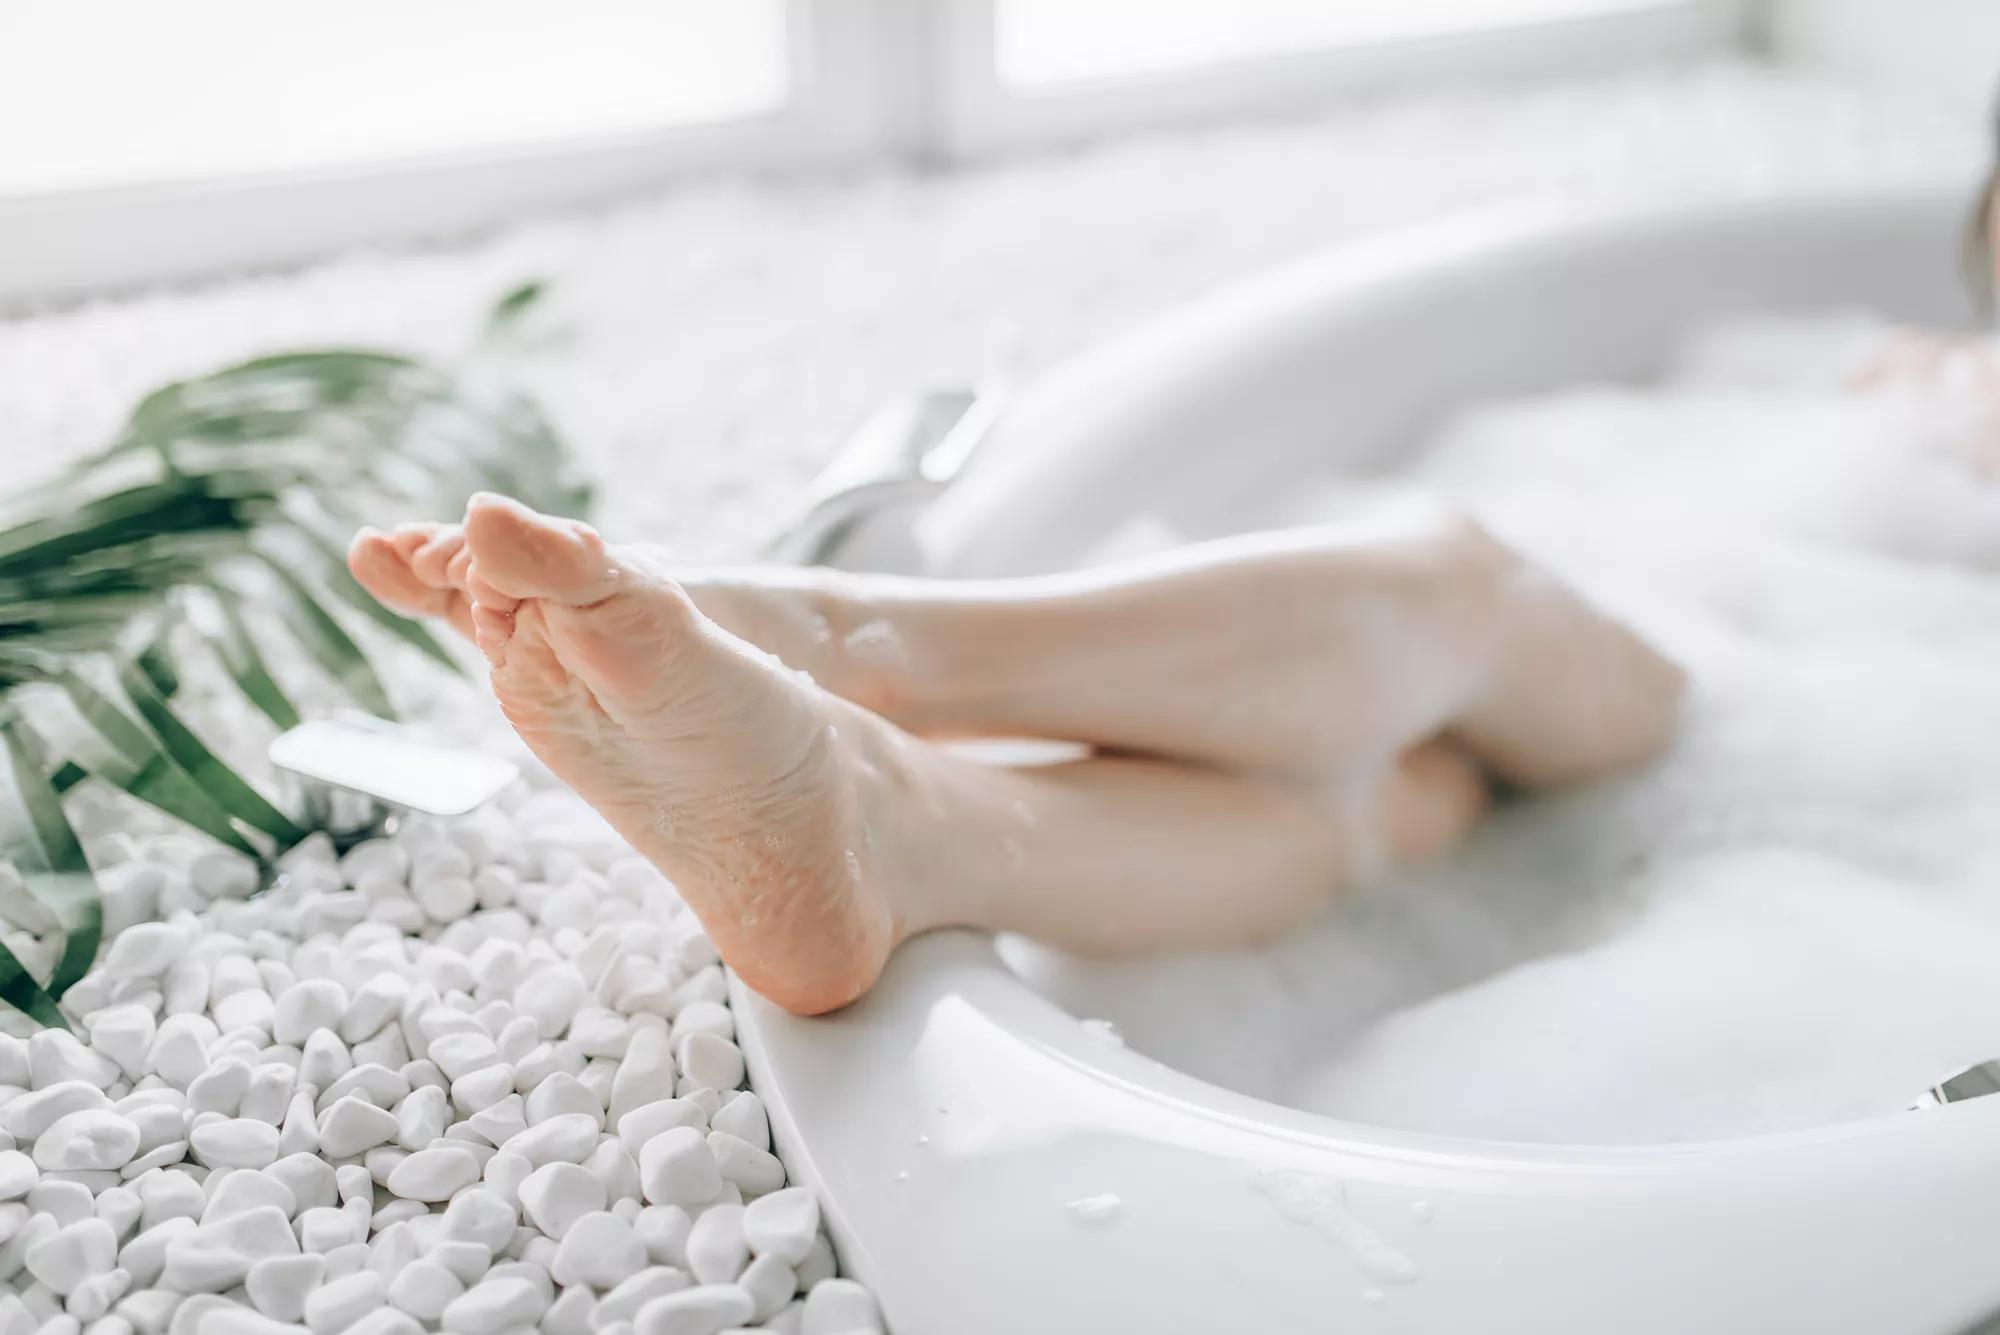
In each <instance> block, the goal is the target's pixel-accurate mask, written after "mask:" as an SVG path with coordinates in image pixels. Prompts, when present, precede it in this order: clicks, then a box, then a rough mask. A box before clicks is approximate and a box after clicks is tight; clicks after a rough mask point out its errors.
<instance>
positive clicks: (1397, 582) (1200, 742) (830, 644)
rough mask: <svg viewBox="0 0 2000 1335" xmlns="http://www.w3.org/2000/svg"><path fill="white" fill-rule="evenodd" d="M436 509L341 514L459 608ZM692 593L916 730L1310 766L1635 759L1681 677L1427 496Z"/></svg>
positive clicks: (447, 541)
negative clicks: (1411, 505)
mask: <svg viewBox="0 0 2000 1335" xmlns="http://www.w3.org/2000/svg"><path fill="white" fill-rule="evenodd" d="M464 559H465V557H464V549H463V537H462V534H461V533H460V531H459V530H458V529H457V528H456V527H455V526H453V527H443V526H436V525H421V526H406V527H405V528H403V529H399V530H398V531H397V533H396V534H394V535H387V534H364V535H363V537H362V538H361V539H359V540H358V541H357V544H356V550H355V569H356V573H357V574H358V575H359V576H360V577H361V578H362V580H363V581H364V582H365V583H367V584H368V586H369V587H370V588H372V589H374V590H375V591H376V592H377V594H378V596H380V597H382V598H383V599H384V600H385V601H388V602H390V603H391V604H393V605H396V606H399V607H402V608H403V609H404V610H407V611H410V612H413V613H435V614H443V615H451V616H454V618H455V619H457V620H460V622H461V624H463V606H464V597H463V593H462V590H461V591H454V590H453V588H452V587H451V586H452V584H453V576H454V574H455V573H456V574H457V575H458V576H459V578H458V580H457V582H458V583H459V584H461V585H462V583H463V580H462V573H463V563H464ZM675 574H676V577H677V578H678V580H679V582H680V583H681V585H682V587H683V588H685V589H686V590H687V592H688V594H689V595H690V596H691V597H692V598H693V600H694V601H695V603H696V605H697V606H699V607H700V608H701V610H702V611H703V613H704V614H706V615H708V616H709V617H711V618H712V619H714V620H715V621H717V622H718V623H719V624H721V625H722V626H724V627H726V628H727V629H729V630H730V631H732V632H733V633H735V634H737V635H739V636H741V637H743V638H745V639H747V640H749V641H751V642H752V643H755V644H757V645H759V646H761V647H763V648H765V649H767V650H769V651H771V652H773V653H775V654H777V655H778V656H779V657H780V658H781V659H782V660H783V661H785V662H786V663H788V664H790V665H791V666H794V667H798V668H800V669H802V670H804V671H806V672H808V673H810V674H811V675H812V676H813V677H814V679H815V680H816V681H818V682H819V683H820V684H821V685H823V686H825V687H826V688H827V689H829V690H831V691H833V692H834V693H835V694H838V695H841V696H843V697H844V698H847V699H849V700H852V701H854V702H856V703H859V704H861V705H863V706H865V707H867V708H869V709H871V710H874V711H875V712H877V713H880V714H882V715H883V716H885V717H887V718H889V719H891V720H892V721H894V722H896V723H898V724H900V725H901V726H903V727H904V728H906V729H908V730H909V731H912V732H915V733H917V734H919V735H923V736H931V737H950V736H1026V737H1046V738H1059V739H1063V740H1070V741H1079V742H1085V743H1089V744H1091V745H1094V746H1097V747H1101V748H1106V749H1110V750H1115V751H1124V752H1136V753H1142V754H1149V755H1157V756H1169V757H1174V758H1177V759H1184V760H1194V761H1200V762H1202V763H1205V764H1210V765H1217V766H1223V767H1228V768H1233V769H1242V770H1247V771H1254V772H1258V773H1268V774H1280V775H1289V776H1303V777H1308V778H1313V779H1320V778H1325V777H1328V776H1333V775H1339V774H1342V773H1353V772H1367V771H1370V770H1372V769H1373V768H1376V767H1379V766H1381V765H1382V764H1384V763H1387V762H1388V761H1390V760H1391V759H1392V758H1393V757H1394V756H1395V755H1397V754H1398V753H1399V752H1401V751H1403V750H1405V749H1407V748H1408V747H1410V746H1412V745H1414V744H1415V743H1417V742H1419V741H1421V740H1423V739H1425V738H1428V737H1432V736H1444V737H1447V738H1449V739H1450V740H1451V741H1452V742H1453V743H1455V744H1457V745H1459V746H1461V747H1462V748H1464V749H1465V750H1466V751H1467V752H1468V753H1470V754H1471V755H1472V756H1474V757H1475V758H1476V759H1478V760H1479V761H1480V762H1481V763H1482V764H1483V765H1485V766H1486V767H1487V768H1489V769H1491V770H1492V771H1494V772H1495V773H1497V774H1499V775H1500V776H1502V777H1503V778H1506V779H1508V780H1510V781H1512V782H1516V783H1521V784H1527V785H1536V786H1540V785H1547V784H1555V783H1564V782H1570V781H1575V780H1578V779H1583V778H1589V777H1592V776H1596V775H1600V774H1603V773H1607V772H1610V771H1614V770H1617V769H1620V768H1623V767H1626V766H1629V765H1631V764H1634V763H1637V762H1639V761H1642V760H1644V759H1646V758H1648V757H1649V756H1651V755H1652V754H1653V753H1654V752H1656V751H1657V750H1658V749H1659V748H1660V747H1661V746H1662V745H1664V743H1665V740H1666V738H1667V736H1668V735H1669V734H1670V732H1671V730H1672V728H1673V725H1674V721H1675V716H1676V712H1677V705H1678V698H1679V690H1680V674H1679V672H1678V670H1677V669H1676V668H1674V666H1673V665H1672V664H1671V663H1668V662H1667V661H1666V660H1665V659H1663V658H1661V657H1660V656H1659V655H1658V654H1657V653H1655V652H1654V651H1653V650H1651V649H1650V648H1649V647H1647V646H1646V645H1645V644H1644V643H1643V642H1641V641H1640V640H1638V639H1637V638H1636V637H1634V636H1633V635H1632V634H1631V633H1630V632H1628V631H1626V630H1625V629H1624V628H1623V627H1621V626H1619V625H1617V624H1616V623H1614V622H1612V621H1609V620H1607V619H1606V618H1604V617H1602V616H1601V615H1599V614H1597V613H1595V612H1594V611H1592V610H1591V609H1590V608H1588V607H1587V606H1585V605H1584V604H1583V603H1581V602H1580V601H1578V600H1577V599H1576V598H1575V597H1574V596H1573V595H1572V594H1570V593H1569V592H1568V591H1567V590H1566V589H1564V588H1562V587H1561V586H1560V585H1558V584H1556V583H1555V582H1554V581H1552V580H1550V579H1548V578H1547V577H1546V576H1545V575H1543V574H1542V573H1541V572H1540V571H1538V570H1536V569H1535V568H1534V567H1533V566H1531V565H1528V564H1527V563H1525V562H1524V561H1522V560H1521V559H1519V558H1518V557H1516V556H1515V555H1514V554H1513V553H1512V552H1510V551H1509V550H1508V549H1506V548H1505V547H1503V546H1501V545H1500V544H1499V543H1497V542H1495V541H1493V540H1492V539H1491V538H1489V537H1488V536H1487V535H1485V534H1484V533H1483V532H1482V531H1481V530H1479V529H1477V528H1476V527H1474V526H1472V525H1470V524H1467V523H1465V522H1464V521H1461V520H1458V519H1456V518H1454V517H1452V516H1449V515H1442V514H1439V513H1437V512H1435V511H1423V512H1404V513H1401V514H1397V515H1392V516H1388V517H1386V518H1385V520H1384V522H1382V523H1381V524H1379V525H1377V526H1375V527H1372V528H1368V529H1352V528H1349V529H1340V530H1334V529H1301V530H1294V531H1290V532H1283V533H1270V534H1258V535H1253V536H1251V537H1247V538H1242V539H1235V540H1229V541H1224V542H1217V543H1207V544H1203V545H1201V546H1198V547H1192V548H1187V549H1183V550H1181V551H1179V552H1175V553H1170V554H1168V555H1166V556H1164V557H1161V558H1158V559H1155V560H1152V561H1147V562H1141V563H1136V564H1127V565H1122V566H1117V567H1112V568H1108V569H1104V570H1097V571H1090V572H1084V573H1081V574H1073V575H1063V576H1054V577H1048V578H1039V579H1025V580H1006V581H996V582H972V583H968V582H940V581H934V580H910V579H897V578H892V577H882V576H855V575H845V574H839V573H836V572H828V571H797V570H784V569H773V570H740V571H706V572H703V571H694V572H690V571H684V570H683V571H676V572H675Z"/></svg>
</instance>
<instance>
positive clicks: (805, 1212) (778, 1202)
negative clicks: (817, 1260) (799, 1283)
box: [743, 1187, 819, 1266]
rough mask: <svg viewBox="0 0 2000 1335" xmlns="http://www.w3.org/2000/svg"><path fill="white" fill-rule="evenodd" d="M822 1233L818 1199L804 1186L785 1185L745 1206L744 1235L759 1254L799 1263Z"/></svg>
mask: <svg viewBox="0 0 2000 1335" xmlns="http://www.w3.org/2000/svg"><path fill="white" fill-rule="evenodd" d="M818 1235H819V1201H818V1200H817V1199H815V1198H814V1196H813V1194H812V1193H811V1192H810V1191H807V1190H806V1189H805V1188H804V1187H786V1188H784V1189H783V1190H780V1191H774V1192H772V1193H770V1194H769V1195H768V1196H763V1197H760V1198H758V1199H757V1200H754V1201H752V1202H750V1204H749V1205H747V1206H745V1207H744V1208H743V1236H744V1238H745V1239H746V1240H747V1241H748V1242H749V1244H750V1250H751V1251H753V1252H755V1253H756V1254H757V1255H759V1256H775V1257H777V1258H778V1259H779V1260H781V1261H783V1262H785V1264H787V1265H791V1266H796V1265H798V1264H799V1263H800V1262H802V1261H804V1260H805V1259H806V1255H807V1253H809V1252H810V1251H811V1250H812V1245H813V1239H814V1238H815V1237H817V1236H818Z"/></svg>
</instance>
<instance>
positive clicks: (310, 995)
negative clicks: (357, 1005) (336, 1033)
mask: <svg viewBox="0 0 2000 1335" xmlns="http://www.w3.org/2000/svg"><path fill="white" fill-rule="evenodd" d="M346 1011H347V989H346V988H344V987H342V986H341V985H340V984H339V983H337V982H335V981H334V980H333V979H331V978H309V979H306V980H305V981H303V982H298V983H293V984H292V985H291V986H290V987H288V988H286V989H285V990H284V992H283V993H282V994H281V995H280V996H279V997H278V1000H277V1004H276V1005H275V1007H274V1008H273V1010H272V1018H271V1037H272V1038H273V1039H274V1040H276V1041H277V1042H279V1043H304V1042H305V1041H306V1039H308V1038H309V1037H311V1036H312V1034H313V1032H314V1031H315V1030H319V1029H327V1030H332V1029H336V1028H338V1026H339V1025H340V1022H341V1017H342V1016H343V1015H344V1014H346Z"/></svg>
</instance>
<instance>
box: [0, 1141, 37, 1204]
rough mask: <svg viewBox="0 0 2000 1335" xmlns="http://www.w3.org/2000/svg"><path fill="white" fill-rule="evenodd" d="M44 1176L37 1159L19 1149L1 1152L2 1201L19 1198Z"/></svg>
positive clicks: (0, 1193)
mask: <svg viewBox="0 0 2000 1335" xmlns="http://www.w3.org/2000/svg"><path fill="white" fill-rule="evenodd" d="M41 1176H42V1172H41V1169H39V1168H37V1167H35V1161H34V1160H33V1159H30V1158H29V1157H28V1156H27V1155H25V1154H23V1153H21V1152H20V1151H19V1150H6V1151H4V1152H0V1201H11V1200H18V1199H19V1198H21V1197H22V1196H25V1195H27V1194H28V1191H29V1189H30V1188H31V1187H33V1186H34V1185H35V1183H36V1182H37V1181H38V1180H40V1178H41Z"/></svg>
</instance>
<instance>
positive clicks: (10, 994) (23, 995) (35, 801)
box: [0, 721, 104, 1028]
mask: <svg viewBox="0 0 2000 1335" xmlns="http://www.w3.org/2000/svg"><path fill="white" fill-rule="evenodd" d="M0 854H4V855H5V856H6V858H7V860H8V861H9V862H12V863H13V864H14V869H15V871H17V872H19V873H20V876H21V880H22V881H23V882H24V883H25V884H26V885H27V887H28V893H29V894H31V895H33V896H34V897H35V899H36V901H37V902H39V903H40V904H41V905H42V906H43V907H44V908H46V909H48V910H49V912H50V914H51V915H52V916H53V917H54V918H55V920H56V922H57V923H58V924H59V925H60V926H61V928H62V930H63V952H62V957H61V958H60V959H58V960H57V961H56V967H55V971H54V973H52V974H51V975H50V976H49V981H48V984H47V986H43V985H42V984H39V983H37V982H35V980H34V978H33V977H32V976H31V975H30V974H29V973H28V971H27V969H26V968H25V967H24V966H23V965H22V964H21V961H20V960H19V959H17V958H15V956H14V953H13V952H12V951H10V950H4V949H0V1000H4V1001H6V1002H7V1003H8V1004H9V1005H11V1006H13V1007H15V1008H16V1009H18V1010H23V1011H26V1012H27V1013H28V1014H29V1015H31V1016H33V1017H34V1018H35V1019H37V1020H39V1021H41V1023H43V1024H45V1025H48V1024H58V1025H62V1024H63V1020H62V1016H61V1014H60V1013H59V1012H58V1011H57V1010H56V1007H55V1003H56V1000H57V998H60V997H61V996H62V994H63V993H64V992H65V991H67V990H68V989H69V985H70V984H71V983H74V982H75V981H76V980H77V979H79V978H81V977H82V976H83V974H84V971H85V970H86V969H88V968H89V967H90V962H91V960H93V959H95V958H96V956H97V944H98V941H99V940H100V938H101V937H102V935H103V931H104V914H103V910H102V908H101V901H100V900H99V899H98V895H97V883H96V881H95V880H94V879H93V878H92V877H91V874H90V864H89V863H88V862H86V861H84V857H83V847H82V845H81V844H79V843H78V842H77V839H76V834H75V833H74V832H73V831H72V830H71V829H70V827H69V821H68V820H67V819H66V818H65V817H64V816H63V810H62V802H61V799H60V798H58V797H57V795H56V790H55V789H54V788H53V787H51V786H50V784H49V781H48V779H47V777H46V776H45V775H44V774H43V773H42V767H41V765H40V764H39V763H38V762H37V761H36V759H35V757H34V753H33V752H31V751H30V750H29V749H28V745H27V742H26V740H25V739H24V738H23V737H22V736H21V734H20V733H19V731H17V729H16V727H15V725H14V723H13V722H11V721H9V722H0ZM63 1027H65V1028H67V1027H68V1026H67V1025H64V1026H63Z"/></svg>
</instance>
